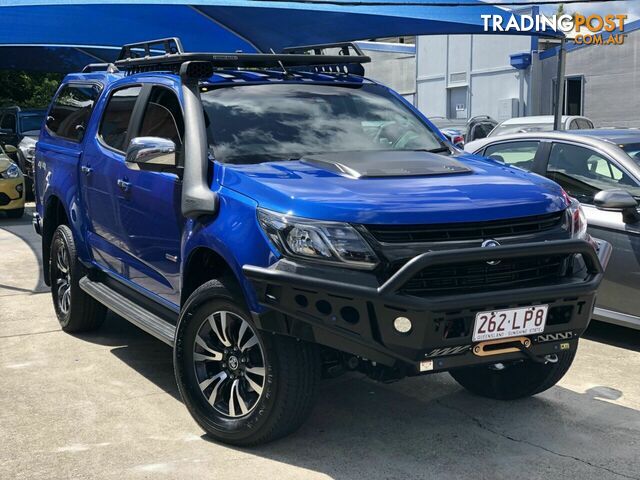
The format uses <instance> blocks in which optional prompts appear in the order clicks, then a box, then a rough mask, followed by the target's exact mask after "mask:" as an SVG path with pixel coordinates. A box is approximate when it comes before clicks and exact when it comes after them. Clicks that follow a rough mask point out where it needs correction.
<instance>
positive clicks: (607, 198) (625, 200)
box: [593, 189, 640, 223]
mask: <svg viewBox="0 0 640 480" xmlns="http://www.w3.org/2000/svg"><path fill="white" fill-rule="evenodd" d="M593 203H594V205H595V206H596V208H598V209H599V210H604V211H607V212H621V213H622V220H623V221H624V223H635V222H637V221H639V220H640V214H638V210H637V208H638V202H637V201H636V199H635V198H633V196H632V195H631V194H630V193H629V192H627V191H626V190H622V189H613V190H602V191H601V192H598V193H597V194H596V196H595V197H594V198H593Z"/></svg>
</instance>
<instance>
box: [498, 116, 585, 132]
mask: <svg viewBox="0 0 640 480" xmlns="http://www.w3.org/2000/svg"><path fill="white" fill-rule="evenodd" d="M553 127H554V118H553V115H540V116H532V117H516V118H510V119H509V120H505V121H504V122H501V123H500V124H498V125H497V126H496V127H495V128H494V129H493V130H492V131H491V132H490V133H489V135H487V136H488V137H497V136H498V135H507V134H510V133H524V132H547V131H551V130H553ZM589 128H594V127H593V122H592V121H591V120H589V119H588V118H587V117H580V116H575V115H564V116H563V117H562V128H561V130H582V129H589Z"/></svg>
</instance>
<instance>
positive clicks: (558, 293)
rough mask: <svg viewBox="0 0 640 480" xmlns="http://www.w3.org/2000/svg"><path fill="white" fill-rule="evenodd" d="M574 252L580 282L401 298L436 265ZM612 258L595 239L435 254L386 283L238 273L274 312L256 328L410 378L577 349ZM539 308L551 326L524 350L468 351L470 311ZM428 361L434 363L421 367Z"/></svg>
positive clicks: (316, 274) (341, 274)
mask: <svg viewBox="0 0 640 480" xmlns="http://www.w3.org/2000/svg"><path fill="white" fill-rule="evenodd" d="M574 254H579V255H580V256H581V258H582V262H583V264H584V269H585V272H584V273H585V275H584V277H583V278H580V279H576V278H571V279H567V281H563V282H561V283H557V282H556V283H553V284H549V285H543V286H535V287H528V288H514V289H508V290H501V291H489V292H483V293H465V294H462V295H446V296H430V297H428V298H425V297H416V296H410V295H405V294H402V293H401V290H402V287H403V285H404V284H405V283H406V282H407V281H409V280H410V279H411V278H412V277H414V276H415V275H416V274H417V273H418V272H420V271H421V270H423V269H427V268H429V267H432V266H438V265H448V264H453V263H461V262H473V261H495V260H507V259H517V258H520V257H534V256H540V255H574ZM610 255H611V246H610V245H609V244H608V243H607V242H603V241H597V247H596V248H594V247H593V245H592V244H591V243H589V242H587V241H584V240H559V241H549V242H541V243H536V244H521V245H508V246H501V247H496V248H491V249H486V248H469V249H464V250H448V251H435V252H428V253H424V254H421V255H418V256H416V257H414V258H413V259H411V260H410V261H409V262H407V263H406V264H405V265H404V266H403V267H402V268H401V269H400V270H398V271H397V272H396V273H395V274H394V275H393V276H391V278H389V279H388V280H387V281H386V282H384V283H383V284H382V285H380V284H379V283H378V281H377V279H376V277H375V275H374V274H372V273H363V272H355V271H347V270H344V269H336V268H333V269H332V268H326V267H325V268H321V267H317V266H306V265H301V264H298V263H293V262H290V261H288V260H284V259H283V260H280V261H278V262H276V263H275V264H274V265H272V266H271V267H269V268H262V267H256V266H252V265H245V266H244V267H243V272H244V274H245V276H246V277H247V278H248V279H250V280H251V281H252V283H253V284H254V286H255V288H256V292H257V294H258V300H259V302H260V304H261V305H263V306H265V307H268V308H269V310H270V311H272V312H277V314H273V313H271V314H263V315H259V316H258V315H257V316H256V322H257V323H258V326H259V327H260V328H262V329H265V330H270V331H274V332H278V333H285V334H288V335H293V336H296V337H299V338H303V339H305V340H309V341H314V342H317V343H320V344H323V345H327V346H329V347H332V348H335V349H337V350H341V351H343V352H347V353H350V354H353V355H357V356H360V357H363V358H367V359H369V360H372V361H376V362H379V363H382V364H384V365H388V366H393V365H398V364H404V365H405V367H406V366H409V367H410V368H414V369H415V371H416V372H417V371H421V370H422V371H424V370H429V371H442V370H448V369H452V368H456V367H461V366H467V365H473V364H481V363H496V362H503V361H509V360H512V359H519V358H527V357H529V358H531V357H532V356H535V357H540V356H544V355H548V354H552V353H556V352H558V351H560V349H562V350H565V349H572V348H575V347H576V345H577V339H578V337H579V336H580V335H581V334H582V332H583V331H584V330H585V329H586V328H587V326H588V324H589V321H590V318H591V313H592V311H593V305H594V302H595V293H596V290H597V288H598V286H599V284H600V282H601V280H602V277H603V275H604V268H605V267H606V264H607V263H608V261H609V257H610ZM538 304H548V305H549V314H548V318H547V325H546V328H545V331H544V332H543V334H536V335H532V336H530V337H529V342H527V343H528V344H529V345H528V346H527V347H526V351H523V350H524V349H525V348H523V347H518V348H510V349H506V350H508V351H505V352H504V353H500V354H496V355H477V354H476V353H474V348H473V347H474V342H472V340H471V330H472V328H473V319H474V318H475V313H476V312H478V311H484V310H497V309H502V308H515V307H521V306H527V305H538ZM399 316H402V317H407V318H409V319H410V320H411V321H412V323H413V328H412V330H411V331H410V332H409V333H408V334H401V333H399V332H397V331H396V330H395V329H394V328H393V321H394V319H396V318H397V317H399ZM476 350H477V349H476ZM425 359H426V360H432V362H429V361H427V362H426V363H423V362H425ZM421 365H422V368H421Z"/></svg>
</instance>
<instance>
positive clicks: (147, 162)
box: [125, 137, 176, 170]
mask: <svg viewBox="0 0 640 480" xmlns="http://www.w3.org/2000/svg"><path fill="white" fill-rule="evenodd" d="M125 161H126V163H127V166H128V167H129V168H132V169H140V168H142V169H145V167H147V169H148V170H161V169H162V168H167V167H175V166H176V144H175V143H173V142H172V141H171V140H167V139H166V138H159V137H136V138H133V139H131V142H129V147H128V148H127V154H126V157H125ZM154 167H155V168H154Z"/></svg>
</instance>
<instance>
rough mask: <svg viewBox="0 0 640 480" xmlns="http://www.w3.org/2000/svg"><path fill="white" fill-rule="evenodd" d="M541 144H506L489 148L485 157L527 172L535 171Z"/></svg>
mask: <svg viewBox="0 0 640 480" xmlns="http://www.w3.org/2000/svg"><path fill="white" fill-rule="evenodd" d="M539 145H540V142H537V141H534V142H505V143H498V144H496V145H490V146H488V147H487V148H486V149H485V151H484V156H485V157H489V158H493V159H494V160H498V161H499V162H504V163H506V164H507V165H510V166H512V167H519V168H523V169H525V170H532V169H533V160H534V159H535V157H536V152H537V151H538V146H539Z"/></svg>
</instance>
